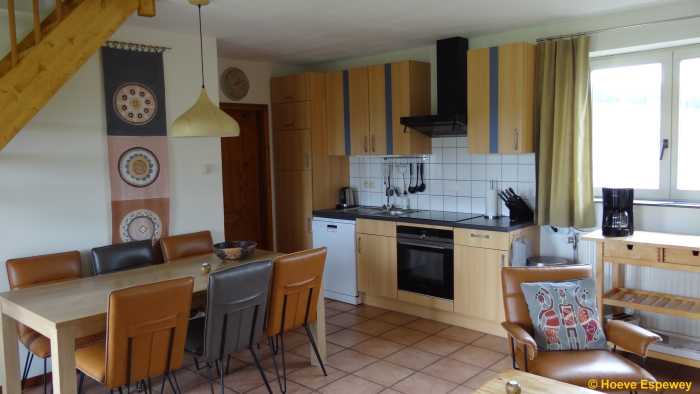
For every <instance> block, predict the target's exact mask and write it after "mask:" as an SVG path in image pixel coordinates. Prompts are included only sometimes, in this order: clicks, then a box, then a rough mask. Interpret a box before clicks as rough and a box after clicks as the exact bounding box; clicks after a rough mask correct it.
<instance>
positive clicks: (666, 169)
mask: <svg viewBox="0 0 700 394" xmlns="http://www.w3.org/2000/svg"><path fill="white" fill-rule="evenodd" d="M655 63H660V64H661V114H660V124H659V127H660V129H659V153H660V147H661V146H662V145H661V144H662V143H663V140H664V139H668V140H669V144H670V145H671V148H673V146H674V144H673V143H672V141H673V139H672V137H673V136H672V117H673V116H672V103H671V99H672V93H673V92H672V81H673V70H672V68H673V64H674V63H673V53H672V50H669V49H660V50H652V51H643V52H634V53H625V54H618V55H607V56H600V57H594V58H591V59H590V72H591V73H592V72H593V71H595V70H599V69H605V68H613V67H625V66H637V65H644V64H655ZM591 94H592V92H591ZM591 116H595V113H591ZM671 151H672V149H668V150H667V151H666V152H665V154H664V157H663V160H660V163H659V189H658V190H650V189H636V188H635V190H634V193H635V195H634V196H635V198H636V199H644V200H660V201H665V200H669V199H670V186H671V161H672V154H671ZM674 157H675V156H674ZM591 170H592V169H591ZM593 192H594V195H595V196H596V197H601V196H602V194H603V191H602V188H600V187H596V188H594V190H593ZM697 200H700V192H698V196H697Z"/></svg>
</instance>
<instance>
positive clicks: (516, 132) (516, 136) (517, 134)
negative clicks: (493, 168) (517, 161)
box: [513, 127, 520, 151]
mask: <svg viewBox="0 0 700 394" xmlns="http://www.w3.org/2000/svg"><path fill="white" fill-rule="evenodd" d="M513 133H514V134H515V141H513V150H516V151H517V150H518V149H519V148H520V141H518V140H519V139H520V133H519V132H518V128H517V127H516V128H515V129H514V130H513Z"/></svg>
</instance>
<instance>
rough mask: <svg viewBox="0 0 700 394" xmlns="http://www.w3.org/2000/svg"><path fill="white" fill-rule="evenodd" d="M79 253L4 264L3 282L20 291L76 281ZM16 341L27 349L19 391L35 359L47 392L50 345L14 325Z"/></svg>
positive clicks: (92, 338)
mask: <svg viewBox="0 0 700 394" xmlns="http://www.w3.org/2000/svg"><path fill="white" fill-rule="evenodd" d="M80 266H81V263H80V253H79V252H78V251H71V252H63V253H54V254H46V255H42V256H33V257H24V258H19V259H10V260H7V264H6V268H7V279H8V281H9V283H10V289H13V290H14V289H22V288H26V287H31V286H37V285H41V284H46V283H56V282H60V281H66V280H73V279H78V278H80ZM17 334H18V337H19V341H20V342H21V343H22V344H23V345H24V346H25V347H26V348H27V357H26V358H25V361H24V370H23V371H22V387H24V383H25V381H26V380H27V377H28V376H29V371H30V370H31V367H32V362H33V361H34V358H35V357H39V358H41V359H42V360H43V363H44V375H43V384H44V394H46V392H47V382H46V375H47V371H46V364H47V363H46V361H47V359H48V358H49V357H51V341H50V340H49V338H47V337H45V336H43V335H41V334H39V333H38V332H36V331H34V330H32V329H31V328H29V327H27V326H25V325H23V324H19V323H18V324H17ZM97 338H98V337H96V336H90V337H85V338H78V339H77V340H76V341H75V346H76V348H80V347H83V346H86V345H88V344H90V343H91V342H94V341H95V340H96V339H97Z"/></svg>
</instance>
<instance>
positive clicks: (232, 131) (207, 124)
mask: <svg viewBox="0 0 700 394" xmlns="http://www.w3.org/2000/svg"><path fill="white" fill-rule="evenodd" d="M189 2H190V4H192V5H196V6H197V11H198V13H199V55H200V60H201V64H202V90H201V92H200V94H199V98H198V99H197V101H196V102H195V103H194V105H193V106H192V108H190V109H188V110H187V111H186V112H185V113H183V114H182V115H180V117H179V118H177V119H175V122H174V123H173V125H172V127H171V128H170V136H171V137H238V136H239V135H240V134H241V129H240V126H239V125H238V122H236V120H235V119H233V118H232V117H231V116H229V115H228V114H227V113H225V112H224V111H222V110H221V109H219V107H217V106H216V105H214V103H212V102H211V99H209V95H208V94H207V89H206V88H205V87H204V43H203V39H202V6H205V5H207V4H209V0H189Z"/></svg>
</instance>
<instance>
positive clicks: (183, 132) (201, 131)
mask: <svg viewBox="0 0 700 394" xmlns="http://www.w3.org/2000/svg"><path fill="white" fill-rule="evenodd" d="M240 134H241V128H240V126H239V125H238V122H236V119H234V118H232V117H230V116H229V115H228V114H226V113H225V112H224V111H222V110H221V109H219V108H218V107H217V106H215V105H214V104H213V103H212V102H211V100H210V99H209V95H208V94H207V91H206V89H204V88H202V92H201V94H200V95H199V98H198V99H197V102H195V103H194V105H193V106H192V108H190V109H188V110H187V111H186V112H185V113H184V114H182V115H180V117H179V118H177V119H175V122H174V123H173V125H172V127H171V128H170V136H171V137H238V136H239V135H240Z"/></svg>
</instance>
